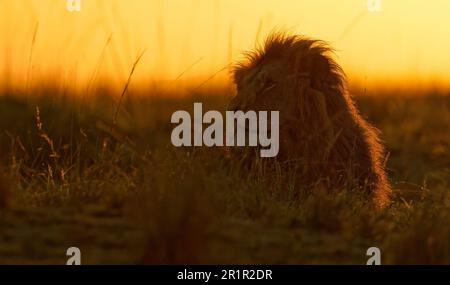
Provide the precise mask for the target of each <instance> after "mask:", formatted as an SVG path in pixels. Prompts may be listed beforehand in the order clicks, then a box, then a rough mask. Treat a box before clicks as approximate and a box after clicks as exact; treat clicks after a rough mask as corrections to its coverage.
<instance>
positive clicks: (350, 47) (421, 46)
mask: <svg viewBox="0 0 450 285" xmlns="http://www.w3.org/2000/svg"><path fill="white" fill-rule="evenodd" d="M81 3H82V7H81V11H80V12H69V11H67V10H66V0H14V1H10V0H0V23H1V28H0V34H1V36H0V49H2V51H1V52H0V62H1V63H2V64H1V68H0V74H1V76H2V83H1V84H4V83H5V82H7V83H9V84H11V85H13V86H16V87H18V86H33V85H38V84H40V83H41V82H44V81H46V80H47V81H48V80H53V81H56V82H57V83H59V84H67V85H69V86H78V87H79V86H87V85H89V84H99V83H104V82H108V83H109V84H111V85H112V86H114V85H117V86H119V85H122V84H123V83H124V82H125V81H126V80H127V77H128V74H129V72H130V69H131V67H132V66H133V63H134V61H135V60H136V58H137V57H138V55H139V54H141V53H142V52H143V51H145V53H144V55H143V57H142V60H141V61H140V62H139V64H138V66H137V68H136V71H135V74H134V75H133V84H139V85H140V86H145V85H148V84H151V83H152V82H153V83H154V82H155V81H162V80H164V81H168V82H172V81H174V80H175V79H177V80H176V81H177V82H201V81H202V80H205V79H207V78H209V77H211V76H212V75H214V74H216V77H215V80H226V79H228V74H227V72H226V68H224V67H226V66H227V65H228V63H229V62H231V61H233V60H236V59H239V55H240V53H241V52H242V51H245V50H248V49H251V48H253V47H254V46H255V42H257V41H261V40H262V39H263V38H264V36H265V35H267V34H268V33H269V32H270V31H271V30H274V29H283V30H287V31H290V32H295V33H300V34H304V35H307V36H311V37H314V38H320V39H323V40H325V41H328V42H329V43H330V44H331V45H332V46H333V47H334V48H335V49H336V56H337V61H338V62H339V63H340V64H341V65H342V66H343V68H344V70H345V71H346V73H347V75H348V77H349V80H350V82H351V83H355V84H360V85H364V86H369V87H373V86H377V85H380V84H381V85H389V86H406V87H417V88H437V87H440V88H443V89H446V88H448V87H450V76H449V75H450V71H449V67H450V36H449V35H450V18H449V17H448V13H449V12H450V1H447V0H435V1H432V2H430V1H425V0H403V1H401V0H397V1H389V0H381V5H382V6H381V11H379V12H369V11H368V9H367V0H343V1H334V0H303V1H301V0H290V1H288V0H284V1H283V0H282V1H279V0H81ZM220 70H222V71H221V72H219V71H220Z"/></svg>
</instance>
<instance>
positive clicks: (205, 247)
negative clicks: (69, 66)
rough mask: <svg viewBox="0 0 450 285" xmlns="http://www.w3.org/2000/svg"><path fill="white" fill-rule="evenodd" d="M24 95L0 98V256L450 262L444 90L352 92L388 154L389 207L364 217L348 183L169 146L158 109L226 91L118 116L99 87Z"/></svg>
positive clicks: (164, 111) (125, 106) (219, 102)
mask: <svg viewBox="0 0 450 285" xmlns="http://www.w3.org/2000/svg"><path fill="white" fill-rule="evenodd" d="M32 93H33V96H29V97H28V98H27V96H24V95H20V94H19V95H17V94H4V95H3V96H0V131H1V134H0V154H1V161H2V166H3V167H2V172H3V175H2V176H3V177H2V181H1V183H2V186H1V189H0V207H1V208H0V263H2V264H10V263H14V264H16V263H18V264H35V263H37V264H65V262H66V260H67V257H66V255H65V254H66V250H67V248H69V247H72V246H77V247H79V248H80V249H81V254H82V263H84V264H142V263H144V264H159V263H163V264H173V263H176V264H179V263H201V264H210V263H213V264H216V263H220V264H223V263H226V264H228V263H233V264H234V263H238V264H242V263H245V264H246V263H257V264H324V263H326V264H365V263H366V260H367V259H368V257H367V256H366V250H367V248H369V247H371V246H377V247H379V248H380V249H381V252H382V263H384V264H398V263H400V264H409V263H419V264H435V263H438V264H449V263H450V222H449V221H450V96H438V95H434V94H429V95H428V96H420V97H418V96H396V95H397V94H396V93H385V94H382V95H383V96H378V97H375V96H359V97H357V102H358V106H359V107H360V109H361V110H362V112H363V113H364V114H365V115H366V116H367V117H368V118H369V120H370V121H371V122H373V123H374V124H375V125H376V126H377V127H378V128H379V129H380V130H381V131H382V138H383V139H384V141H385V142H386V145H387V148H388V150H389V152H390V156H389V161H388V164H387V166H388V170H389V177H390V180H391V182H392V184H393V185H394V188H395V191H394V193H395V195H394V198H393V204H392V206H391V207H390V208H389V209H386V210H383V211H376V210H375V209H374V208H373V207H372V206H371V205H370V203H368V202H367V200H366V199H365V198H364V197H363V196H362V195H359V193H357V192H355V191H352V189H346V190H340V191H337V190H336V189H315V190H314V191H308V190H306V189H304V188H303V187H302V185H298V184H292V183H290V182H289V179H286V177H289V174H287V173H282V171H280V172H275V173H270V174H268V173H265V172H264V170H263V169H262V168H261V167H258V166H255V167H253V168H251V169H248V168H246V167H245V166H243V165H240V164H239V163H237V162H235V161H231V160H230V159H228V158H226V157H225V156H224V152H223V150H222V149H220V148H211V149H208V148H175V147H173V146H172V145H171V142H170V133H171V131H172V128H173V127H174V126H173V125H171V124H170V116H171V114H172V113H173V112H174V111H176V110H181V109H186V110H190V111H191V110H192V107H193V102H203V105H204V110H206V109H216V110H224V108H225V106H226V101H227V100H228V98H229V97H227V96H226V92H216V91H211V92H205V94H201V95H200V94H199V95H195V96H188V97H183V98H180V97H169V96H165V95H166V94H164V92H162V91H156V90H150V91H148V93H149V94H150V95H151V96H148V97H146V98H138V97H136V96H133V95H134V94H133V92H129V94H127V95H126V96H125V97H124V100H123V102H122V103H121V105H120V111H119V112H118V116H117V124H114V119H113V118H114V117H115V111H116V107H117V106H118V102H117V101H118V100H113V99H112V97H111V96H110V95H108V94H109V93H108V92H107V91H101V90H98V91H97V92H96V93H97V96H94V97H91V98H90V99H86V100H82V99H81V98H80V97H77V98H73V97H71V96H65V95H64V94H62V93H64V92H62V91H58V90H52V89H51V88H48V89H42V90H36V91H35V92H32ZM411 95H414V94H411ZM305 127H307V126H305ZM267 175H271V176H272V177H273V178H274V179H273V180H272V181H278V182H277V183H265V180H264V178H265V176H267ZM277 179H278V180H277Z"/></svg>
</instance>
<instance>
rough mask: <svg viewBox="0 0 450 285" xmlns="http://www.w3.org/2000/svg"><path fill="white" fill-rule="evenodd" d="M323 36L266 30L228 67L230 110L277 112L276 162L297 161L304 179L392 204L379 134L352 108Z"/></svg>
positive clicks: (352, 103) (378, 204) (339, 70)
mask: <svg viewBox="0 0 450 285" xmlns="http://www.w3.org/2000/svg"><path fill="white" fill-rule="evenodd" d="M332 53H333V50H332V48H330V47H329V45H328V44H327V43H326V42H324V41H321V40H315V39H310V38H307V37H304V36H299V35H288V34H285V33H272V34H271V35H270V36H269V37H268V38H267V39H266V41H265V43H264V45H263V46H262V47H261V48H258V49H256V51H251V52H247V53H245V60H243V61H240V62H238V63H236V64H235V66H234V69H233V72H232V73H233V77H234V83H235V86H236V91H237V92H236V95H235V96H234V97H233V98H232V99H231V101H230V103H229V105H228V107H227V110H229V111H237V110H242V111H249V110H253V111H263V110H264V111H279V117H280V118H279V123H280V125H279V126H280V128H279V138H280V152H279V155H278V156H277V158H276V160H278V161H280V162H283V163H289V164H296V165H297V166H298V165H300V167H298V173H297V172H296V175H297V176H298V177H299V178H300V179H301V181H302V182H304V183H305V184H307V183H314V182H317V181H328V182H329V184H327V185H328V187H338V186H339V187H340V186H348V185H355V181H356V187H358V189H363V190H365V191H367V193H369V194H370V196H372V197H373V201H374V202H375V204H376V205H377V206H378V207H381V208H383V207H385V206H387V205H388V204H389V203H390V194H391V186H390V184H389V182H388V179H387V174H386V171H385V168H384V165H385V160H386V157H387V156H386V154H385V150H384V147H383V145H382V143H381V141H380V138H379V131H378V130H377V129H376V128H375V127H374V126H373V125H371V124H370V123H369V122H368V121H367V120H365V119H364V118H363V117H362V116H361V114H360V112H359V111H358V109H357V107H356V105H355V103H354V102H353V100H352V98H351V96H350V94H349V92H348V91H347V88H346V76H345V74H344V72H343V70H342V68H341V67H340V66H339V65H338V64H337V63H336V61H335V60H334V59H333V58H332Z"/></svg>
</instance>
